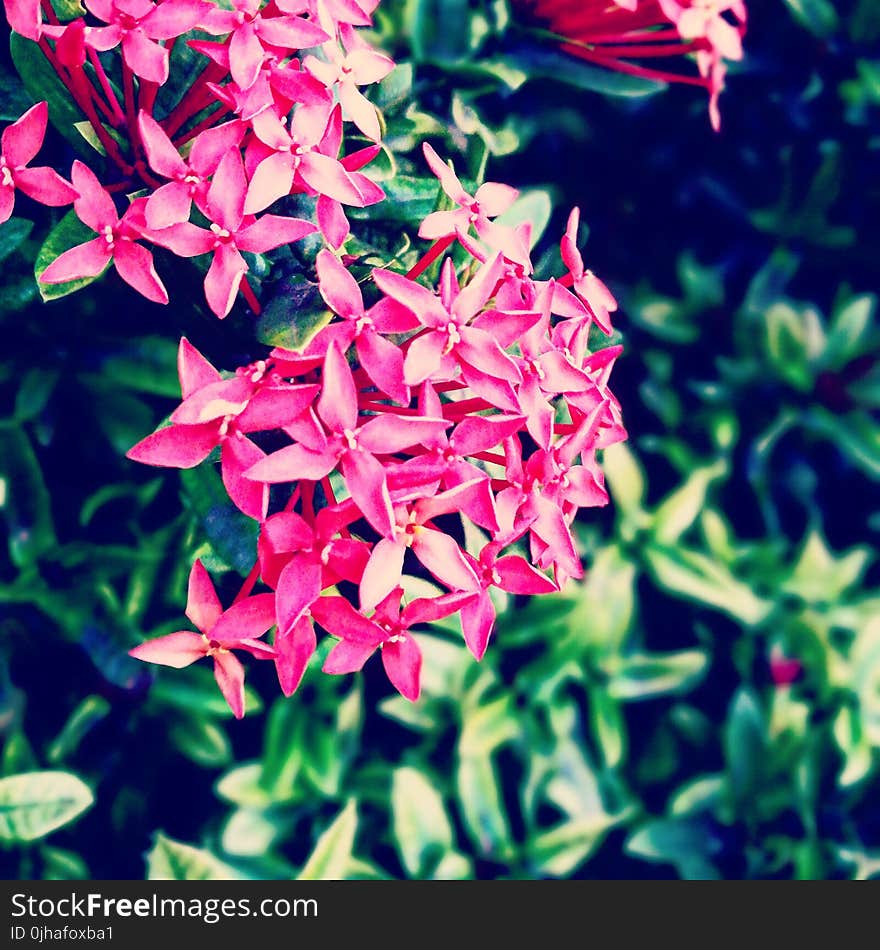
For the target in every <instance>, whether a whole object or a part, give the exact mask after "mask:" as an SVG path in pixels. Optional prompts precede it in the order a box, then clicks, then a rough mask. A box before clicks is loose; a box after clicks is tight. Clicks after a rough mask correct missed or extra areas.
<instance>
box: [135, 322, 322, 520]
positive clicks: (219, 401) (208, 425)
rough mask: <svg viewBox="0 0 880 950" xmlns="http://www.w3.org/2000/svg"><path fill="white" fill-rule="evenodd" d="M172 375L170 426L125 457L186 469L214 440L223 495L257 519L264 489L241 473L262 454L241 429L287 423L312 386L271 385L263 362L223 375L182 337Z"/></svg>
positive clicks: (263, 510)
mask: <svg viewBox="0 0 880 950" xmlns="http://www.w3.org/2000/svg"><path fill="white" fill-rule="evenodd" d="M178 374H179V377H180V385H181V392H182V394H183V397H184V398H183V402H182V403H181V404H180V406H179V407H178V408H177V409H176V410H175V412H174V413H172V416H171V425H170V426H166V427H165V428H163V429H158V430H157V431H156V432H154V433H153V434H152V435H148V436H147V437H146V438H145V439H142V440H141V441H140V442H138V443H137V445H135V446H133V447H132V448H131V449H129V450H128V452H127V453H126V457H127V458H130V459H132V460H133V461H135V462H143V463H145V464H146V465H159V466H167V467H170V468H192V467H193V466H195V465H198V464H199V463H200V462H203V461H204V460H205V459H206V458H207V457H208V455H210V453H211V451H212V450H213V449H214V448H215V447H216V446H218V445H220V446H222V448H221V455H220V458H221V473H222V477H223V484H224V486H225V487H226V490H227V492H228V493H229V497H230V498H231V499H232V501H233V502H234V504H235V505H236V506H237V507H238V508H239V510H240V511H242V512H243V513H244V514H246V515H248V517H250V518H254V519H255V520H257V521H262V520H263V519H264V518H265V517H266V510H267V506H268V503H269V493H268V489H267V487H266V486H265V485H260V484H258V483H256V482H254V481H252V480H250V479H248V478H245V477H244V472H245V471H246V470H248V469H249V468H251V466H253V465H254V464H255V463H257V462H258V461H260V460H261V459H263V458H265V457H266V456H265V453H264V452H263V451H262V449H260V448H259V447H258V446H257V445H255V444H254V443H253V442H252V441H251V440H250V439H248V438H247V434H249V433H252V432H259V431H265V430H267V429H273V428H276V427H280V426H284V425H287V424H289V423H291V422H293V421H294V420H295V419H296V418H298V417H299V416H300V415H302V413H303V412H304V411H305V410H306V408H307V407H308V406H309V405H310V403H311V402H312V400H313V399H314V397H315V395H316V394H317V392H318V387H317V386H307V385H306V386H291V385H288V384H284V383H280V382H279V383H278V384H276V383H275V381H274V380H273V379H272V377H271V374H270V373H269V372H268V367H267V364H266V363H265V362H261V363H257V364H254V365H252V366H249V367H246V368H244V369H243V371H242V372H240V373H238V374H236V376H234V377H233V378H232V379H223V378H222V377H221V376H220V374H219V373H218V372H217V370H216V369H214V367H213V366H211V364H210V363H208V361H207V360H206V359H205V358H204V357H203V356H202V355H201V353H199V352H198V350H196V349H195V348H194V347H193V346H192V345H191V344H190V343H189V341H187V340H186V339H183V340H181V341H180V349H179V353H178Z"/></svg>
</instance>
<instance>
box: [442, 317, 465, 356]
mask: <svg viewBox="0 0 880 950" xmlns="http://www.w3.org/2000/svg"><path fill="white" fill-rule="evenodd" d="M441 332H442V333H445V334H446V346H445V347H443V355H444V356H447V355H448V354H449V353H451V352H452V350H453V348H454V347H455V346H456V345H457V344H459V343H461V334H460V333H459V332H458V327H457V326H456V325H455V324H454V323H447V324H446V326H445V327H443V329H442V330H441Z"/></svg>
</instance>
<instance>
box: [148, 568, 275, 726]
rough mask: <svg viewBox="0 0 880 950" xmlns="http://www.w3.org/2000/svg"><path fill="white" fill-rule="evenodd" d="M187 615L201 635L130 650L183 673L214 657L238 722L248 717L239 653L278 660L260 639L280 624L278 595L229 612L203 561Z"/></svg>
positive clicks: (194, 573)
mask: <svg viewBox="0 0 880 950" xmlns="http://www.w3.org/2000/svg"><path fill="white" fill-rule="evenodd" d="M186 615H187V617H188V618H189V619H190V620H191V621H192V623H193V625H194V626H195V627H196V629H197V630H198V631H199V632H198V633H193V632H191V631H189V630H180V631H178V632H177V633H169V634H166V635H165V636H164V637H156V639H154V640H148V641H147V642H146V643H142V644H141V645H140V646H136V647H135V648H134V649H132V650H129V654H130V655H131V656H133V657H134V658H135V659H136V660H144V661H146V662H147V663H160V664H162V665H163V666H171V667H174V668H175V669H181V668H183V667H184V666H189V665H190V664H191V663H195V662H196V660H200V659H202V657H206V656H209V657H211V659H212V660H213V661H214V677H215V679H216V680H217V685H218V686H219V687H220V692H221V693H223V697H224V699H225V700H226V702H227V703H229V708H230V709H231V710H232V712H233V715H234V716H235V718H236V719H241V718H242V716H243V715H244V667H243V666H242V665H241V661H240V660H239V659H238V657H236V656H235V654H234V653H233V652H232V651H233V650H242V651H243V652H245V653H250V654H251V656H255V657H256V658H257V659H259V660H272V659H274V658H275V651H274V650H273V649H272V647H270V646H268V645H267V644H266V643H263V642H262V640H260V637H262V636H263V634H265V633H266V631H267V630H269V628H270V627H272V625H273V624H274V623H275V598H274V596H273V595H272V594H257V595H256V596H253V597H246V598H245V599H244V600H240V601H239V602H238V603H235V604H233V605H232V606H231V607H228V608H227V609H226V610H223V608H222V606H221V605H220V599H219V598H218V596H217V592H216V590H215V589H214V585H213V583H212V582H211V578H210V576H209V575H208V572H207V571H206V570H205V568H204V567H203V566H202V562H201V561H196V562H195V563H194V564H193V566H192V570H191V571H190V575H189V596H188V597H187V603H186Z"/></svg>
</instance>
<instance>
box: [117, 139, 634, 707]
mask: <svg viewBox="0 0 880 950" xmlns="http://www.w3.org/2000/svg"><path fill="white" fill-rule="evenodd" d="M425 152H426V156H427V159H428V161H429V163H430V165H431V167H432V168H433V169H434V171H435V173H436V174H437V175H438V177H439V179H440V182H441V185H442V187H443V189H444V190H445V192H446V194H447V195H448V196H449V198H450V199H451V201H452V202H453V203H454V205H455V209H454V210H452V211H441V212H438V213H434V214H431V215H429V216H428V217H427V218H426V219H425V221H424V222H423V224H422V228H421V234H422V236H424V237H429V238H431V239H432V240H434V242H435V243H434V245H433V246H432V248H431V249H430V250H429V251H428V252H427V254H426V255H425V256H424V258H423V259H422V261H421V262H420V263H419V264H418V265H416V267H414V268H413V269H412V270H411V271H410V272H409V273H408V274H406V275H403V274H399V273H396V272H394V271H392V270H389V269H384V268H376V269H374V270H373V271H372V273H371V275H370V276H371V278H372V279H371V283H370V284H369V285H368V286H367V288H366V289H368V291H369V301H365V300H364V296H363V292H362V289H361V286H360V285H359V284H358V282H357V281H356V280H355V279H354V277H353V276H352V275H351V273H350V272H349V271H348V270H347V269H346V268H345V267H344V266H343V264H342V263H341V261H340V260H339V258H338V257H337V255H336V254H334V253H333V252H332V251H330V250H327V249H325V250H322V251H321V252H320V253H319V255H318V258H317V264H316V271H317V281H318V287H319V290H320V293H321V296H322V297H323V299H324V301H325V302H326V304H327V307H328V308H329V309H330V311H332V313H333V315H334V317H333V319H332V320H331V322H330V323H329V324H328V325H327V326H325V327H324V328H323V329H321V330H320V331H319V332H318V333H317V335H315V336H314V338H313V339H312V340H311V341H310V342H309V343H308V345H306V346H305V347H304V348H303V349H302V350H301V351H299V352H294V351H290V350H284V349H275V350H273V351H272V352H271V353H270V354H269V355H268V358H267V359H265V360H261V361H259V362H257V363H255V364H251V365H249V366H246V367H242V368H240V369H239V370H237V371H236V373H235V374H234V375H232V376H228V377H224V376H223V375H222V374H221V373H219V372H218V371H217V370H216V369H215V368H214V367H213V366H212V365H211V364H210V363H209V362H208V361H207V360H206V359H205V358H204V357H203V356H202V355H201V354H199V353H198V352H197V351H196V350H195V348H194V347H192V346H191V345H190V344H189V343H188V342H187V341H186V340H183V341H181V345H180V358H179V375H180V384H181V392H182V397H183V399H182V402H181V404H180V405H179V406H178V408H177V409H176V410H175V411H174V413H173V414H172V415H171V419H170V425H168V426H165V427H163V428H160V429H158V430H157V431H156V432H154V433H153V434H152V435H150V436H148V437H147V438H145V439H144V440H143V441H142V442H140V443H138V445H136V446H135V447H134V448H133V449H131V451H130V452H129V457H130V458H132V459H135V460H138V461H141V462H146V463H147V464H152V465H164V466H174V467H180V468H186V467H191V466H194V465H197V464H199V463H200V462H202V461H204V460H205V459H207V458H208V456H209V455H210V454H211V453H212V452H213V450H214V449H216V448H218V447H219V454H220V468H221V473H222V478H223V483H224V485H225V487H226V490H227V492H228V493H229V497H230V498H231V499H232V501H233V502H234V503H235V505H237V507H238V508H239V509H240V510H241V511H242V512H244V513H245V514H246V515H248V516H249V517H251V518H253V519H255V520H257V521H258V522H259V523H260V536H259V543H258V548H257V558H256V562H255V565H254V570H253V571H252V572H251V575H250V577H249V578H248V579H247V581H246V582H245V584H244V586H243V587H242V589H241V591H240V592H239V595H238V597H237V598H236V602H235V603H234V604H233V605H232V606H231V607H229V609H228V610H226V611H225V612H224V611H222V610H221V607H220V604H219V601H218V600H217V596H216V594H215V593H214V589H213V586H212V585H211V582H210V580H209V579H208V576H207V574H206V572H205V570H204V568H203V567H202V565H201V564H200V563H198V562H197V563H196V564H195V565H194V567H193V571H192V575H191V579H190V594H189V604H188V608H187V616H188V617H189V618H190V620H191V621H192V622H193V623H194V624H195V626H196V627H197V628H198V630H199V633H196V632H187V631H181V632H178V633H174V634H171V635H169V636H166V637H160V638H158V639H156V640H153V641H149V642H147V643H145V644H143V645H141V646H139V647H136V648H135V649H134V650H133V651H132V654H133V655H134V656H136V657H139V658H141V659H144V660H149V661H152V662H156V663H164V664H166V665H170V666H183V665H186V664H187V663H190V662H193V661H194V660H196V659H198V658H200V657H203V656H211V657H212V658H213V659H214V662H215V670H216V675H217V680H218V683H219V685H220V688H221V689H222V690H223V693H224V695H225V696H226V698H227V700H228V702H229V704H230V707H231V708H232V710H233V712H234V713H235V714H236V716H240V715H242V713H243V695H244V694H243V678H244V669H243V667H242V665H241V663H240V662H239V661H238V659H237V658H236V657H235V656H234V653H233V652H232V651H235V650H238V651H243V652H245V653H250V654H251V655H253V656H256V657H257V658H271V659H273V660H274V662H275V664H276V667H277V671H278V678H279V681H280V684H281V688H282V689H283V691H284V692H285V693H287V694H290V693H292V692H293V691H294V690H295V689H296V688H297V686H298V684H299V682H300V680H301V678H302V676H303V673H304V671H305V669H306V666H307V664H308V662H309V660H310V658H311V657H312V655H313V654H314V652H315V649H316V642H317V640H316V631H315V625H316V624H317V625H318V626H319V627H321V628H322V629H323V630H325V631H326V632H327V633H329V634H331V635H332V636H333V637H335V638H337V642H336V644H335V646H334V647H333V648H332V650H331V651H330V653H329V655H328V656H327V659H326V662H325V664H324V670H325V671H326V672H329V673H349V672H353V671H356V670H360V669H361V668H362V666H363V665H364V663H365V662H366V661H367V659H368V658H369V657H370V656H371V655H372V654H373V653H374V652H376V651H377V650H380V651H381V656H382V660H383V664H384V667H385V670H386V672H387V674H388V677H389V679H390V680H391V682H392V683H393V685H394V686H395V687H396V688H397V689H398V690H399V691H400V693H401V694H402V695H403V696H405V697H406V698H408V699H410V700H415V699H416V698H417V697H418V695H419V678H420V668H421V653H420V650H419V647H418V643H417V640H416V639H415V638H414V637H413V634H412V632H411V628H412V627H413V626H415V625H417V624H420V623H425V622H429V621H434V620H438V619H440V618H443V617H448V616H451V615H453V614H456V613H457V614H458V615H459V617H460V623H461V628H462V633H463V636H464V640H465V642H466V644H467V646H468V648H469V649H470V651H471V652H472V653H473V655H474V656H475V657H477V658H478V659H479V658H481V657H482V656H483V654H484V652H485V650H486V646H487V643H488V640H489V637H490V634H491V631H492V628H493V623H494V620H495V611H494V608H493V601H492V598H491V595H490V591H491V589H492V588H493V587H495V588H500V589H501V590H504V591H508V592H510V593H513V594H539V593H544V592H549V591H553V590H557V589H558V588H559V587H561V586H562V585H563V584H564V583H565V582H566V581H567V580H568V579H569V578H571V577H579V576H581V574H582V567H581V561H580V558H579V556H578V552H577V547H576V544H575V540H574V537H573V535H572V523H573V521H574V518H575V516H576V515H577V512H578V511H579V509H581V508H584V507H590V506H596V505H604V504H605V503H606V502H607V500H608V496H607V494H606V491H605V488H604V482H603V477H602V472H601V469H600V467H599V463H598V460H597V451H598V450H600V449H602V448H604V447H606V446H608V445H611V444H613V443H615V442H618V441H620V440H622V439H624V438H625V437H626V432H625V430H624V428H623V425H622V423H621V418H620V408H619V405H618V403H617V402H616V400H615V399H614V397H613V395H612V394H611V392H610V390H609V388H608V378H609V374H610V372H611V369H612V366H613V363H614V361H615V359H616V358H617V356H618V355H619V353H620V350H621V347H620V346H613V345H606V346H604V347H600V348H595V331H594V328H596V330H598V332H599V335H600V339H601V335H602V334H605V335H608V334H610V333H611V317H610V315H611V313H612V312H613V311H614V310H615V309H616V303H615V300H614V298H613V296H612V295H611V293H610V292H609V291H608V289H607V288H606V287H605V285H604V284H603V283H602V282H601V281H600V280H599V279H598V278H597V277H596V276H595V275H594V274H593V273H592V272H591V271H589V270H587V269H586V268H585V267H584V263H583V261H582V259H581V255H580V252H579V250H578V248H577V229H578V212H577V210H575V211H574V212H573V213H572V215H571V217H570V219H569V224H568V228H567V230H566V233H565V235H564V237H563V239H562V243H561V252H562V259H563V262H564V264H565V267H566V273H565V275H564V276H563V277H561V279H559V280H550V281H538V280H536V279H534V277H533V275H532V267H531V263H530V260H529V246H530V234H529V231H530V228H529V226H528V225H522V226H519V227H508V226H504V225H502V224H500V223H499V222H498V221H496V220H494V219H495V218H496V216H497V215H499V214H501V213H502V212H503V211H505V210H506V209H507V208H508V207H509V206H510V205H511V204H512V202H513V201H514V200H515V198H516V197H517V193H516V192H515V191H514V190H513V189H511V188H508V187H506V186H503V185H499V184H494V183H487V184H484V185H483V186H482V187H481V188H480V189H479V190H478V191H477V192H476V194H474V195H470V194H468V192H467V191H466V190H465V188H464V187H463V186H462V184H461V182H460V181H459V179H458V178H457V176H456V175H455V173H454V171H453V170H452V168H451V167H449V166H447V165H445V164H443V163H442V162H441V161H440V159H439V157H438V156H437V155H436V154H435V153H434V152H433V150H432V149H431V148H430V147H429V146H426V148H425ZM447 251H449V252H450V256H447V257H446V259H445V260H444V261H443V263H442V267H441V269H440V275H439V286H438V287H437V288H430V287H428V286H425V285H424V284H423V283H420V282H419V281H418V279H417V278H418V277H419V276H420V275H421V274H422V273H424V271H425V270H426V269H427V268H428V267H429V266H430V265H431V264H432V263H433V262H434V261H437V260H438V259H440V258H441V257H442V256H443V255H444V253H446V252H447ZM454 259H458V260H461V261H462V263H460V264H459V265H458V266H456V264H454V263H453V261H454ZM254 434H259V435H257V436H256V439H257V440H256V441H255V439H254ZM258 442H259V443H260V444H258ZM267 450H269V451H267ZM523 554H527V555H528V556H527V557H526V556H523ZM413 578H420V579H421V582H422V588H421V592H422V593H424V581H425V580H426V579H428V578H430V579H431V581H432V582H433V584H434V587H433V588H432V587H429V588H428V590H429V591H431V590H433V591H434V593H433V594H432V595H425V596H420V597H417V598H416V599H412V600H409V601H408V602H407V603H405V604H404V597H405V596H406V593H405V592H407V591H409V590H412V587H413V582H412V579H413ZM258 580H259V581H261V582H262V584H263V585H264V586H265V587H266V588H268V590H269V591H270V593H261V594H256V595H254V594H252V590H253V587H254V585H255V584H256V583H257V581H258ZM339 585H343V587H342V590H341V591H340V590H339V589H338V587H339ZM346 592H348V593H349V594H350V599H347V598H346V597H344V596H342V593H346ZM352 600H354V601H355V602H356V606H355V605H354V604H353V603H352V602H351V601H352ZM273 626H274V627H276V628H277V629H276V633H275V637H274V643H273V645H272V646H268V645H267V644H265V643H264V642H263V640H262V639H261V637H262V636H263V635H264V634H265V633H266V632H267V631H268V630H269V629H270V628H271V627H273Z"/></svg>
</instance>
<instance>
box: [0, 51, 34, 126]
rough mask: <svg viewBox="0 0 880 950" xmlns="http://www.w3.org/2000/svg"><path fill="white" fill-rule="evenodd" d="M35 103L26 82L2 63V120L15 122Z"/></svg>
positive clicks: (0, 97)
mask: <svg viewBox="0 0 880 950" xmlns="http://www.w3.org/2000/svg"><path fill="white" fill-rule="evenodd" d="M33 104H34V101H33V99H32V98H31V97H30V96H29V95H28V94H27V92H26V90H25V88H24V83H23V82H22V81H21V78H20V77H19V76H16V75H15V73H12V72H9V71H7V70H6V69H5V64H3V63H0V122H15V120H16V119H19V118H20V117H21V116H22V115H24V113H25V112H27V110H28V109H30V107H31V106H32V105H33Z"/></svg>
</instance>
